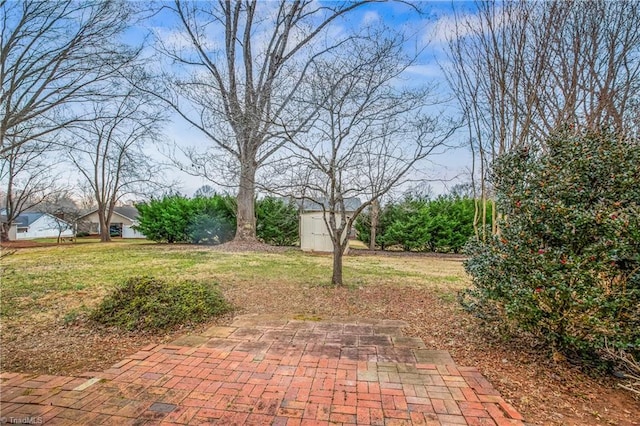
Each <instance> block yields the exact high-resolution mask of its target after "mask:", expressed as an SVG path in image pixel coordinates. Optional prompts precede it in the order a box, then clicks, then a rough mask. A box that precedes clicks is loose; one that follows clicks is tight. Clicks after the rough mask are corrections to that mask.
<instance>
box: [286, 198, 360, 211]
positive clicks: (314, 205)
mask: <svg viewBox="0 0 640 426" xmlns="http://www.w3.org/2000/svg"><path fill="white" fill-rule="evenodd" d="M327 204H328V202H327V200H326V199H321V200H319V202H317V201H314V200H309V199H305V200H302V202H301V203H299V204H298V205H299V206H300V207H301V208H302V211H305V212H321V211H322V210H323V209H322V206H323V205H324V206H325V209H328V207H327ZM361 205H362V201H360V198H357V197H350V198H345V200H344V208H345V211H348V212H354V211H356V210H357V209H358V207H360V206H361Z"/></svg>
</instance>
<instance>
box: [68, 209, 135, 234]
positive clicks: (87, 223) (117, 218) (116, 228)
mask: <svg viewBox="0 0 640 426" xmlns="http://www.w3.org/2000/svg"><path fill="white" fill-rule="evenodd" d="M78 222H80V224H81V225H80V230H82V231H85V232H88V233H90V234H99V233H100V220H99V218H98V210H97V209H95V210H93V211H91V212H89V213H87V214H85V215H84V216H82V217H81V218H80V219H78ZM137 224H138V209H136V208H135V207H134V206H117V207H115V208H114V209H113V216H112V217H111V226H110V233H111V235H118V236H120V237H122V238H146V237H145V236H144V235H143V234H142V233H140V232H138V231H136V230H135V229H133V228H132V227H133V226H135V225H137Z"/></svg>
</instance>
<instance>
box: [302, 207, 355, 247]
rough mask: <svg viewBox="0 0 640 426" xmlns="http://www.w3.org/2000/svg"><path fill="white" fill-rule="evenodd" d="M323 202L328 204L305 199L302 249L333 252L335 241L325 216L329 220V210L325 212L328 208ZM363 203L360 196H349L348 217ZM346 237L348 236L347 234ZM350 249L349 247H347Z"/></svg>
mask: <svg viewBox="0 0 640 426" xmlns="http://www.w3.org/2000/svg"><path fill="white" fill-rule="evenodd" d="M323 204H325V205H326V202H324V201H323V202H322V204H321V203H319V202H315V201H311V200H304V202H303V203H302V205H301V206H300V207H301V208H300V248H301V249H302V251H308V252H323V253H327V252H328V253H330V252H333V243H332V242H331V236H330V235H329V229H328V228H327V224H326V223H325V218H324V216H325V215H326V219H327V222H328V221H329V214H328V212H326V213H324V211H325V210H326V209H324V210H323V208H322V206H323ZM361 204H362V202H361V201H360V199H359V198H355V197H353V198H347V199H346V200H345V209H346V213H347V217H349V218H351V217H353V214H354V213H355V211H356V210H357V209H358V207H360V205H361ZM338 219H339V216H338ZM345 238H348V236H346V235H345ZM348 249H349V247H347V250H348Z"/></svg>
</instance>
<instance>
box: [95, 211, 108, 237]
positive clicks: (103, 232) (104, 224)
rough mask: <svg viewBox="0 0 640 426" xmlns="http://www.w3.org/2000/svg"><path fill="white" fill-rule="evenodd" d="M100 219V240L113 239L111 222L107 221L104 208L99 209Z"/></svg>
mask: <svg viewBox="0 0 640 426" xmlns="http://www.w3.org/2000/svg"><path fill="white" fill-rule="evenodd" d="M98 221H99V222H100V242H102V243H107V242H109V241H111V229H110V228H111V224H110V223H109V222H108V221H107V215H106V214H105V212H104V209H98Z"/></svg>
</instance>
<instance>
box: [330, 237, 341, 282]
mask: <svg viewBox="0 0 640 426" xmlns="http://www.w3.org/2000/svg"><path fill="white" fill-rule="evenodd" d="M334 244H336V243H335V242H334ZM340 246H342V244H340ZM343 255H344V250H343V249H342V247H340V249H338V250H335V249H334V250H333V274H332V276H331V284H333V285H335V286H341V285H342V256H343Z"/></svg>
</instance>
